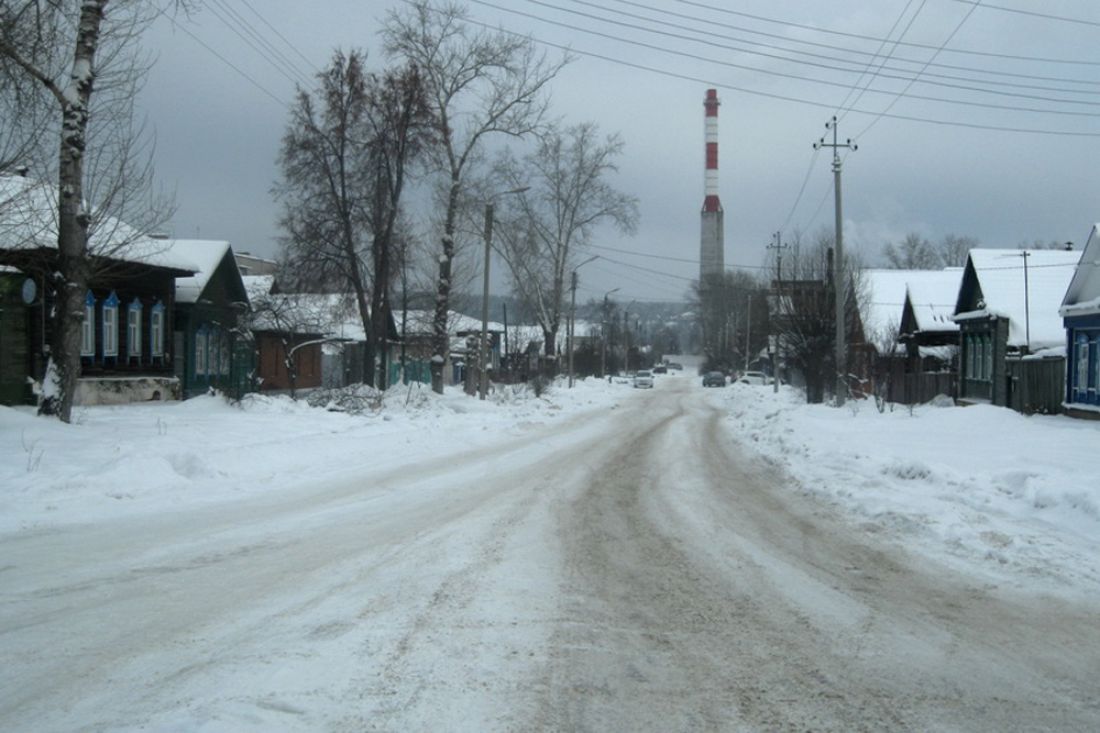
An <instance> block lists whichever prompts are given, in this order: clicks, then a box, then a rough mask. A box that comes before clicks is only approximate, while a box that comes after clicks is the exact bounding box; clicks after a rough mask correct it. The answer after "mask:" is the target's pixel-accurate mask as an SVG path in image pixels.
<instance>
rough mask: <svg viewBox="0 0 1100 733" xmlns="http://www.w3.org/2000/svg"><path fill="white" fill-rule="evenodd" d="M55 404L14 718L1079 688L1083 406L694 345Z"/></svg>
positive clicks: (0, 426)
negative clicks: (608, 356)
mask: <svg viewBox="0 0 1100 733" xmlns="http://www.w3.org/2000/svg"><path fill="white" fill-rule="evenodd" d="M311 403H312V405H313V406H311ZM75 417H76V420H75V424H73V425H68V426H66V425H61V424H59V423H57V422H55V421H52V420H49V419H41V418H37V417H34V416H33V414H32V413H31V412H30V411H28V410H24V409H9V408H0V487H2V489H0V670H2V671H0V728H2V729H5V730H36V731H48V730H74V729H109V730H138V729H140V730H154V731H173V732H174V731H203V732H204V733H212V732H213V733H220V732H222V731H234V732H236V731H270V730H303V731H305V730H317V729H326V730H348V731H351V730H368V729H378V730H425V731H428V730H440V729H459V730H519V729H531V728H532V727H534V728H541V729H583V730H610V729H623V730H625V729H630V730H669V729H690V728H704V729H707V728H721V727H723V726H726V727H729V726H734V727H735V728H736V729H744V730H771V729H777V728H780V729H785V728H790V729H806V728H812V729H822V730H825V729H832V730H850V729H858V728H865V729H884V728H889V727H893V728H897V729H912V730H919V729H958V727H959V726H960V725H962V726H963V727H967V726H970V727H973V725H976V723H974V721H985V723H986V724H987V725H989V726H993V727H997V728H999V729H1002V730H1005V729H1021V730H1022V729H1025V728H1026V727H1027V726H1028V725H1046V724H1049V723H1050V721H1052V720H1063V721H1070V722H1071V723H1073V724H1074V725H1077V724H1086V725H1091V723H1092V722H1095V719H1096V716H1097V713H1096V710H1095V706H1092V707H1090V706H1089V704H1088V702H1087V701H1088V699H1089V697H1088V692H1087V690H1090V689H1091V687H1090V686H1089V685H1090V684H1091V680H1092V679H1093V678H1094V675H1092V673H1091V672H1090V671H1089V668H1090V666H1091V665H1092V660H1095V656H1094V653H1093V651H1092V650H1094V649H1095V648H1096V647H1097V632H1096V626H1095V624H1094V623H1092V620H1094V619H1095V609H1096V607H1097V601H1098V600H1100V566H1098V565H1100V559H1098V558H1100V542H1098V540H1097V538H1098V537H1100V531H1098V530H1100V512H1098V507H1100V482H1097V481H1095V473H1094V471H1090V465H1091V464H1092V463H1094V459H1095V455H1096V447H1097V445H1100V422H1092V421H1075V420H1072V419H1069V418H1063V417H1023V416H1021V415H1017V414H1015V413H1012V412H1010V411H1008V410H1004V409H999V408H992V407H969V408H956V407H949V406H932V405H929V406H922V407H917V408H915V409H913V410H909V409H908V408H904V407H895V408H893V409H890V408H889V407H887V408H885V410H884V411H881V412H880V411H879V410H878V409H876V407H875V405H874V403H872V402H867V401H857V402H853V403H851V404H850V405H849V406H847V407H845V408H842V409H836V408H832V407H828V406H822V405H806V404H804V402H803V401H802V398H801V395H800V394H799V393H797V392H795V391H793V390H790V389H788V388H785V387H784V388H782V389H781V391H780V392H779V393H778V394H775V393H773V392H772V388H771V387H770V386H769V387H763V386H748V385H739V384H735V385H732V386H730V387H727V388H724V389H718V390H714V389H712V390H704V389H703V388H702V386H701V385H700V384H699V380H698V378H696V377H695V376H694V375H690V376H689V375H686V374H685V375H661V376H659V378H658V380H657V385H656V389H654V390H634V389H632V388H631V387H630V386H629V384H623V383H619V382H616V383H614V384H609V383H607V382H603V381H597V380H592V379H589V380H585V381H581V382H579V383H578V384H577V386H576V388H575V389H572V390H570V389H566V388H565V387H564V386H563V385H561V384H558V385H556V386H555V387H554V388H553V389H551V390H550V391H549V392H548V393H547V394H544V395H542V396H536V395H534V394H533V393H532V392H530V391H528V390H525V389H523V388H511V387H509V388H498V389H497V390H496V391H495V392H494V393H493V394H492V395H491V398H490V399H489V400H487V401H480V400H477V399H472V398H470V397H467V396H465V395H463V394H461V393H460V392H458V391H448V393H447V394H446V395H444V396H438V395H435V394H433V393H431V391H430V390H429V389H427V388H420V387H415V386H414V387H412V388H409V387H399V388H394V389H391V390H389V391H388V392H386V393H385V394H378V393H375V392H373V391H371V390H358V391H355V392H354V393H351V394H331V395H315V396H314V398H313V399H311V400H309V401H308V402H307V401H306V400H304V399H303V400H298V401H294V400H291V399H289V398H287V397H270V396H252V397H250V398H248V399H246V400H245V401H244V402H242V403H241V404H239V405H233V404H229V403H227V402H226V401H224V400H223V399H222V398H220V397H216V396H209V397H202V398H196V399H193V400H189V401H187V402H183V403H148V404H140V405H129V406H119V407H94V408H83V409H77V410H76V411H75ZM785 505H789V507H788V508H789V509H790V513H789V514H788V513H787V508H785ZM792 517H794V518H796V519H794V520H792ZM881 546H891V547H894V548H896V550H897V551H896V552H891V553H883V552H882V551H881V550H879V549H877V548H880V547H881ZM807 553H809V554H811V555H819V556H820V563H819V564H818V565H815V564H814V562H815V560H814V558H812V557H811V558H808V559H807V558H803V557H801V556H802V555H806V554H807ZM907 558H908V559H907ZM910 565H912V566H915V567H917V568H918V569H921V568H929V570H928V572H927V574H924V573H923V572H914V571H909V570H906V568H907V567H909V566H910ZM945 565H947V566H950V568H949V570H950V572H946V571H947V570H948V568H945V567H944V566H945ZM937 568H938V569H939V570H937ZM941 576H950V577H944V578H943V584H942V585H940V584H938V583H939V582H940V577H941ZM959 578H961V580H959ZM731 579H733V580H731ZM735 631H736V633H734V632H735ZM1069 640H1076V641H1075V642H1074V641H1069ZM1067 645H1069V646H1067ZM738 655H741V656H740V657H738ZM738 658H739V659H740V661H741V663H742V664H750V665H751V666H750V668H748V669H745V670H739V669H737V668H736V665H734V667H731V666H730V660H731V659H738ZM902 662H904V664H902ZM1094 671H1095V670H1094V667H1093V668H1092V672H1094ZM754 675H755V676H754ZM708 685H711V686H713V689H708V688H707V686H708ZM914 690H917V691H918V692H914ZM930 691H931V692H930ZM918 693H919V694H918ZM838 695H839V697H838ZM784 700H786V701H787V702H783V701H784ZM1082 701H1084V702H1082ZM941 715H942V716H945V717H940V716H941ZM988 715H995V716H999V717H996V718H988V717H986V716H988ZM1060 715H1061V716H1064V717H1061V718H1059V717H1058V716H1060ZM699 716H702V717H699ZM738 716H740V717H738ZM785 716H786V717H785ZM820 716H824V717H820ZM1066 716H1068V717H1066ZM647 721H648V722H647ZM738 721H740V722H738ZM693 723H694V725H693ZM1012 725H1015V726H1016V728H1012ZM1006 726H1007V727H1006Z"/></svg>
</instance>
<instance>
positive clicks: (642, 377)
mask: <svg viewBox="0 0 1100 733" xmlns="http://www.w3.org/2000/svg"><path fill="white" fill-rule="evenodd" d="M634 386H635V387H636V388H642V389H653V372H651V371H649V370H648V369H639V370H638V371H637V373H635V375H634Z"/></svg>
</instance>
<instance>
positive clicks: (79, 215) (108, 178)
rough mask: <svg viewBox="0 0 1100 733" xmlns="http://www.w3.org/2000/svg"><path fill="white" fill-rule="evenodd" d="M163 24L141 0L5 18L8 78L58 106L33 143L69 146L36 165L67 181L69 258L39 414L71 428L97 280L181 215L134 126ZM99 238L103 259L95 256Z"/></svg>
mask: <svg viewBox="0 0 1100 733" xmlns="http://www.w3.org/2000/svg"><path fill="white" fill-rule="evenodd" d="M157 12H158V11H157V9H156V8H154V7H153V5H152V4H150V3H147V2H139V1H138V0H113V1H110V2H109V0H25V1H23V2H14V3H5V4H4V5H3V7H2V8H0V75H2V76H3V77H5V78H6V79H9V80H16V79H18V80H19V81H18V83H19V84H20V85H22V87H23V88H24V89H27V88H30V87H35V88H37V89H38V90H39V92H40V93H41V94H42V95H43V96H44V98H45V99H47V100H49V105H50V106H51V107H52V110H53V112H52V115H51V117H52V120H50V121H48V122H47V124H46V126H45V127H44V128H38V127H36V129H35V130H34V131H33V132H35V133H36V134H38V133H41V132H43V130H45V131H47V134H55V135H57V137H56V138H55V139H56V140H57V141H58V147H57V148H56V150H57V153H56V158H54V159H53V161H51V160H49V159H42V160H34V159H33V156H32V161H31V162H32V163H34V162H37V163H38V164H39V165H40V166H41V169H42V170H43V171H49V172H51V173H52V174H53V175H54V176H55V180H56V181H57V187H56V196H57V210H56V216H55V217H54V218H53V223H52V226H53V228H55V229H56V241H57V257H56V260H55V261H54V262H53V263H52V266H51V268H50V269H51V272H50V273H49V276H48V282H47V286H48V288H49V289H50V290H51V291H52V296H53V308H52V313H51V326H52V327H51V338H50V343H49V359H48V361H47V366H46V374H45V377H44V379H43V384H42V390H41V395H40V400H39V414H43V415H53V416H56V417H58V418H60V419H61V420H62V421H64V422H69V421H70V420H71V415H72V404H73V397H74V395H75V392H76V383H77V379H78V377H79V376H80V336H81V322H82V320H83V313H84V308H83V302H84V294H85V292H86V291H87V289H88V284H89V282H90V280H91V279H92V277H93V274H94V272H95V270H96V268H97V267H99V266H101V265H102V263H103V262H104V261H105V260H107V259H108V258H110V257H111V256H112V255H116V254H118V253H119V252H120V251H122V250H126V249H127V248H128V247H129V246H130V245H132V244H133V243H134V241H135V239H136V238H138V237H143V236H144V234H145V233H146V232H148V231H151V230H152V228H153V227H154V226H156V225H157V224H159V223H162V222H163V221H164V220H166V219H167V218H168V216H169V215H170V208H171V207H170V205H169V204H168V203H167V202H166V201H165V200H164V199H163V198H160V197H158V196H157V195H156V193H155V192H154V191H152V189H151V185H150V184H151V168H150V166H149V158H150V152H151V150H150V148H149V146H148V145H147V144H146V140H147V138H146V137H145V136H144V135H143V130H142V128H141V127H140V126H135V125H134V124H133V100H134V98H135V96H136V94H137V90H138V88H139V87H140V83H141V80H142V78H143V75H144V72H145V71H146V70H147V68H148V65H149V60H148V58H146V57H144V56H143V55H142V53H141V50H140V47H139V45H138V38H139V36H140V33H141V31H142V30H143V29H144V28H145V27H146V26H147V24H148V23H149V22H150V21H151V20H152V18H153V17H155V15H156V13H157ZM28 85H29V86H28ZM28 127H29V126H28V124H27V120H22V122H21V128H22V129H23V130H24V131H25V132H31V130H29V129H28ZM10 132H11V130H9V134H10ZM38 142H39V141H38V139H36V138H31V139H28V138H24V139H23V140H22V141H21V142H20V143H19V144H15V145H14V148H15V149H17V150H20V151H21V152H22V154H24V155H28V154H30V153H31V152H32V151H34V150H38V149H39V145H38ZM124 221H125V222H126V224H125V225H124V224H123V223H122V222H124ZM106 227H110V228H113V229H114V230H115V231H112V232H104V231H102V229H103V228H106ZM97 228H99V229H100V231H99V236H98V237H97V238H96V241H98V242H99V251H96V249H95V248H93V247H91V246H90V245H89V242H90V240H91V239H92V236H93V234H95V233H96V230H97Z"/></svg>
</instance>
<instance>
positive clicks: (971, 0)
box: [955, 0, 1100, 27]
mask: <svg viewBox="0 0 1100 733" xmlns="http://www.w3.org/2000/svg"><path fill="white" fill-rule="evenodd" d="M955 2H957V3H962V4H963V5H974V6H978V5H981V7H983V8H986V9H988V10H999V11H1001V12H1004V13H1017V14H1019V15H1029V16H1031V17H1033V18H1044V19H1046V20H1057V21H1061V22H1063V23H1076V24H1079V25H1091V26H1097V27H1100V22H1097V21H1095V20H1085V19H1084V18H1069V17H1066V16H1064V15H1052V14H1050V13H1040V12H1039V11H1037V10H1024V9H1022V8H1010V7H1008V6H1006V5H997V4H995V3H982V2H981V0H955Z"/></svg>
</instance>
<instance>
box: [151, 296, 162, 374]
mask: <svg viewBox="0 0 1100 733" xmlns="http://www.w3.org/2000/svg"><path fill="white" fill-rule="evenodd" d="M149 356H151V357H152V358H154V359H160V358H163V357H164V303H161V302H160V301H159V300H158V301H157V302H156V303H154V304H153V309H152V310H151V311H150V312H149Z"/></svg>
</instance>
